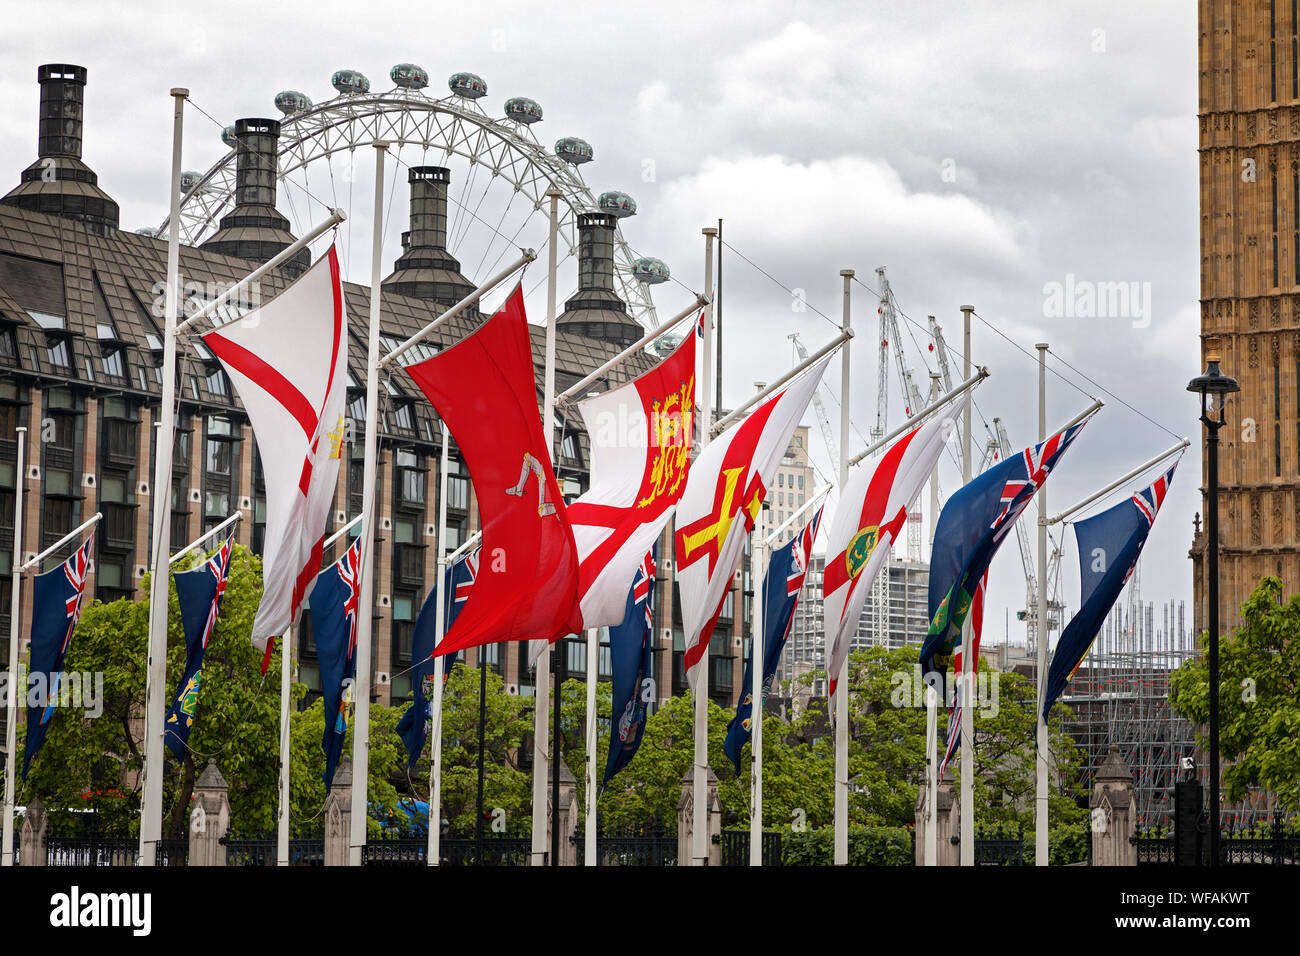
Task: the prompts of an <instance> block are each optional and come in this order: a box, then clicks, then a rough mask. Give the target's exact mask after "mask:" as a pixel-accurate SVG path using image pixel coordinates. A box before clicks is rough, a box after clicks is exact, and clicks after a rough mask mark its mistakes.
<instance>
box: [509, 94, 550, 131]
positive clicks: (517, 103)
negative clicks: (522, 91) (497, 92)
mask: <svg viewBox="0 0 1300 956" xmlns="http://www.w3.org/2000/svg"><path fill="white" fill-rule="evenodd" d="M506 116H508V117H509V118H510V119H512V120H514V121H515V122H516V123H525V124H527V125H529V126H531V125H532V124H533V123H540V122H541V121H542V108H541V107H540V106H538V105H537V103H536V102H535V101H533V100H530V99H529V98H528V97H526V96H512V97H510V99H508V100H506Z"/></svg>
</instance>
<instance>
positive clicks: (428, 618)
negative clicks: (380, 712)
mask: <svg viewBox="0 0 1300 956" xmlns="http://www.w3.org/2000/svg"><path fill="white" fill-rule="evenodd" d="M478 558H479V549H478V548H475V549H474V550H473V551H471V552H469V553H468V554H466V555H464V556H463V557H461V558H458V559H457V560H456V562H455V563H453V564H452V566H451V567H449V568H447V570H446V571H444V572H443V573H442V584H443V587H444V588H446V589H447V593H448V594H449V595H450V596H451V600H449V601H446V602H445V603H444V605H443V628H442V633H443V634H444V635H445V634H446V633H447V632H448V631H450V630H451V625H452V624H453V623H455V621H456V618H457V617H459V616H460V612H461V609H462V608H464V607H465V602H466V601H467V600H469V592H470V591H471V590H473V588H474V581H475V580H476V579H477V578H478ZM437 623H438V589H437V587H432V588H430V589H429V595H428V597H426V598H425V599H424V604H423V605H422V606H421V607H420V614H419V616H418V617H416V619H415V633H414V635H413V636H412V638H411V660H413V661H415V662H416V663H415V667H414V668H412V670H411V697H412V700H411V706H410V707H408V708H407V710H406V713H404V714H403V715H402V719H401V720H399V721H398V722H397V734H398V736H400V737H401V738H402V743H404V744H406V753H407V758H408V759H407V763H408V765H409V766H411V767H414V766H415V762H416V761H417V760H419V759H420V751H421V750H423V749H424V742H425V740H426V739H427V738H428V736H429V719H430V718H431V717H432V716H433V714H432V710H433V708H432V707H431V706H430V703H429V695H430V694H431V693H432V692H433V648H434V644H435V643H436V642H437V640H438V628H437ZM454 663H456V655H455V654H445V655H443V666H442V673H443V679H444V680H446V675H447V674H449V673H451V666H452V664H454Z"/></svg>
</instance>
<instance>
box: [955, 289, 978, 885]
mask: <svg viewBox="0 0 1300 956" xmlns="http://www.w3.org/2000/svg"><path fill="white" fill-rule="evenodd" d="M974 311H975V306H973V305H963V306H962V307H961V313H962V320H963V324H962V356H961V362H962V378H964V379H969V378H970V369H971V358H970V317H971V313H972V312H974ZM970 437H971V436H970V402H967V403H966V407H965V408H964V409H963V410H962V414H961V481H962V484H963V485H964V484H968V483H969V482H970V480H971V464H972V463H971V447H970ZM978 583H979V582H975V584H976V586H978ZM967 621H968V622H969V618H967ZM973 645H974V628H972V627H963V628H962V654H961V669H962V675H961V676H962V680H961V686H960V687H959V688H958V690H959V692H960V693H961V695H962V697H961V701H962V706H961V764H960V766H961V837H960V840H961V843H960V848H961V852H960V857H961V865H962V866H974V865H975V716H974V713H973V712H972V710H971V703H972V701H971V693H970V691H971V688H972V687H973V686H974V684H975V682H974V680H972V679H970V678H969V677H968V675H970V674H972V673H974V661H972V660H971V655H972V654H973V653H974V648H973Z"/></svg>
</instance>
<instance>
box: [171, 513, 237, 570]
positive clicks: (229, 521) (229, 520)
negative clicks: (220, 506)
mask: <svg viewBox="0 0 1300 956" xmlns="http://www.w3.org/2000/svg"><path fill="white" fill-rule="evenodd" d="M243 517H244V513H243V512H242V511H236V512H235V513H234V514H233V515H231V516H230V517H229V518H227V519H226V520H225V521H223V522H221V524H219V525H213V526H212V527H211V528H209V529H208V530H207V531H205V532H203V534H201V535H199V536H198V537H197V538H195V539H194V540H193V541H191V542H190V543H189V544H187V545H186V546H185V547H183V548H181V549H180V550H179V551H177V552H176V553H175V554H173V555H172V556H171V557H170V558H168V559H167V563H168V565H172V564H175V563H176V562H177V561H179V560H180V559H181V558H183V557H185V555H187V554H189V553H190V552H191V551H193V550H194V549H195V548H197V547H198V546H199V545H201V544H202V543H203V542H204V541H207V540H208V538H211V537H213V536H214V535H217V534H220V533H221V532H222V531H224V530H225V529H226V528H229V527H230V526H231V525H232V524H234V523H235V522H236V521H239V520H240V519H241V518H243Z"/></svg>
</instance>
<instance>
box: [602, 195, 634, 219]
mask: <svg viewBox="0 0 1300 956" xmlns="http://www.w3.org/2000/svg"><path fill="white" fill-rule="evenodd" d="M596 206H597V208H599V209H600V211H601V212H606V213H609V214H610V215H611V216H615V217H617V218H619V219H626V218H627V217H628V216H635V215H636V200H635V199H633V198H632V197H631V196H629V195H628V194H627V193H624V192H619V191H618V190H617V189H611V190H610V191H609V192H604V193H601V194H600V195H599V196H598V197H596Z"/></svg>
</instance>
